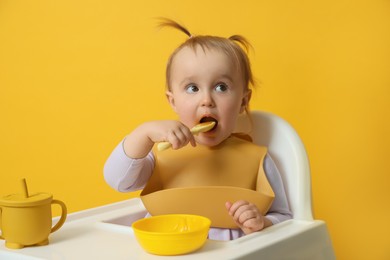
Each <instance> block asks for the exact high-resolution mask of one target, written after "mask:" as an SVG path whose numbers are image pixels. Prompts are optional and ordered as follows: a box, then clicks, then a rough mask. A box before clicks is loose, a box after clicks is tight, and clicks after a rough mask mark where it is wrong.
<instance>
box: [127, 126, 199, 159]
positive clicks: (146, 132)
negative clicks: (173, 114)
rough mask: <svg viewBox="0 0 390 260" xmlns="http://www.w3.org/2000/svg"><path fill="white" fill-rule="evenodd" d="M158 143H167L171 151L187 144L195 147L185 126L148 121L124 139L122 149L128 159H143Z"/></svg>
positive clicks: (191, 135)
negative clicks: (169, 144) (170, 146)
mask: <svg viewBox="0 0 390 260" xmlns="http://www.w3.org/2000/svg"><path fill="white" fill-rule="evenodd" d="M158 142H169V143H171V144H172V148H173V149H179V148H181V147H183V146H185V145H187V144H188V143H191V145H192V146H195V145H196V143H195V138H194V136H193V134H192V133H191V131H190V129H189V128H188V127H187V126H185V125H184V124H183V123H181V122H179V121H175V120H164V121H150V122H146V123H143V124H142V125H140V126H138V127H137V128H136V129H134V131H133V132H131V133H130V134H129V135H128V136H127V137H126V139H125V141H124V144H123V148H124V150H125V153H126V155H127V156H129V157H130V158H143V157H145V156H146V155H147V154H148V153H149V152H150V150H151V149H152V148H153V145H154V144H155V143H158Z"/></svg>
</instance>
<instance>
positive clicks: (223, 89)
mask: <svg viewBox="0 0 390 260" xmlns="http://www.w3.org/2000/svg"><path fill="white" fill-rule="evenodd" d="M215 90H216V91H217V92H226V91H227V90H228V86H227V85H226V84H225V83H218V84H217V85H216V86H215Z"/></svg>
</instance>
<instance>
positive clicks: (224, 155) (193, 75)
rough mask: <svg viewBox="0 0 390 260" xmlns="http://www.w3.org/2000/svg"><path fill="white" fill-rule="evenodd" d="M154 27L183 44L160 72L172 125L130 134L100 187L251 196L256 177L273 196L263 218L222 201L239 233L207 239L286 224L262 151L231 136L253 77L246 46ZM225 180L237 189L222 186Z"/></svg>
mask: <svg viewBox="0 0 390 260" xmlns="http://www.w3.org/2000/svg"><path fill="white" fill-rule="evenodd" d="M161 26H167V27H173V28H175V29H178V30H180V31H182V32H184V33H185V34H186V35H187V36H188V37H189V38H188V39H187V40H186V41H185V42H184V43H183V44H181V45H180V46H179V47H178V48H177V49H176V50H175V51H174V52H173V53H172V54H171V56H170V58H169V60H168V64H167V68H166V84H167V91H166V97H167V99H168V101H169V104H170V105H171V107H172V109H173V110H174V111H175V112H176V113H177V115H178V117H179V119H178V120H165V121H151V122H146V123H143V124H141V125H140V126H138V127H137V128H135V129H134V130H133V131H132V132H131V133H130V134H129V135H128V136H126V138H125V139H124V140H123V141H122V142H121V143H120V144H119V145H118V146H117V147H116V148H115V149H114V151H113V152H112V154H111V155H110V157H109V158H108V160H107V162H106V164H105V166H104V176H105V179H106V182H107V183H108V184H109V185H110V186H111V187H113V188H114V189H116V190H118V191H121V192H129V191H136V190H140V189H144V188H145V187H146V188H147V189H148V186H151V185H154V186H156V185H157V186H158V187H159V189H161V190H169V189H175V188H183V187H184V188H186V187H193V186H213V187H214V186H236V187H241V188H245V189H250V190H257V189H258V188H257V187H259V183H257V182H258V180H259V178H258V177H257V175H258V174H259V173H260V172H263V173H265V176H266V178H263V179H264V182H269V184H270V186H271V187H272V190H273V193H274V194H275V198H274V199H273V202H272V204H270V207H268V208H269V210H268V211H267V212H266V213H265V214H263V213H262V212H261V210H259V208H258V207H257V206H256V205H255V204H254V203H252V202H249V201H246V200H237V201H226V202H225V205H224V207H225V208H226V213H227V214H229V215H230V216H231V218H232V220H233V221H234V223H235V224H236V225H237V227H239V228H238V229H235V228H224V227H221V226H218V225H217V226H213V225H212V227H211V229H210V232H209V239H216V240H231V239H235V238H238V237H241V236H243V235H245V234H250V233H253V232H257V231H260V230H262V229H264V228H266V227H268V226H271V225H273V224H276V223H279V222H282V221H285V220H287V219H290V218H291V217H292V214H291V211H290V209H289V205H288V202H287V198H286V194H285V191H284V187H283V183H282V180H281V177H280V174H279V172H278V170H277V168H276V166H275V164H274V162H273V161H272V159H271V157H270V156H269V154H267V150H266V148H264V147H263V148H261V147H258V146H256V145H254V144H253V143H251V142H249V141H247V140H244V139H242V138H240V137H237V136H236V135H235V134H234V133H233V132H234V129H235V127H236V121H237V118H238V116H239V115H240V114H242V113H247V114H248V116H249V101H250V99H251V89H250V86H252V85H253V77H252V72H251V67H250V63H249V59H248V56H247V54H246V52H245V51H244V49H243V48H242V47H241V46H243V47H244V48H245V49H247V48H248V46H249V44H248V42H247V41H246V40H245V38H243V37H242V36H238V35H235V36H232V37H230V38H223V37H217V36H203V35H192V34H191V33H190V32H189V31H188V30H187V29H186V28H185V27H183V26H182V25H180V24H178V23H176V22H174V21H172V20H168V19H164V20H162V22H161ZM208 121H212V122H215V126H214V127H213V128H212V129H211V130H210V131H207V132H204V133H200V134H198V135H195V136H194V135H193V134H192V133H191V131H190V129H191V128H192V127H193V126H195V125H197V124H199V123H202V122H208ZM159 142H169V143H170V144H171V146H172V147H171V148H172V150H169V151H168V150H166V151H158V150H157V149H154V146H155V143H159ZM188 144H190V145H188ZM243 155H245V158H246V159H245V161H243V160H242V159H229V160H228V158H244V157H242V156H243ZM239 156H241V157H239ZM175 158H176V159H175ZM178 158H180V159H178ZM162 160H168V163H167V164H164V163H163V161H162ZM169 160H170V161H169ZM218 160H219V161H221V160H224V163H223V165H225V163H226V165H225V167H223V170H222V168H220V167H217V166H215V167H211V168H212V169H208V168H207V167H208V166H209V165H218V164H215V163H214V164H213V163H212V162H214V161H218ZM210 161H211V163H210ZM190 162H191V163H190ZM237 164H238V165H240V164H242V166H244V165H245V166H247V167H241V166H239V168H240V169H241V168H242V169H243V170H240V171H239V172H238V171H237V170H234V169H237V167H236V166H237ZM163 165H167V166H164V167H165V168H164V167H163ZM189 165H191V166H189ZM219 165H220V166H221V165H222V164H219ZM229 165H231V167H230V166H229ZM209 168H210V167H209ZM200 173H201V174H200ZM225 174H226V178H224V175H225ZM263 175H264V174H263ZM216 176H218V177H216ZM232 178H233V179H235V180H236V181H229V180H231V179H232ZM263 179H262V180H263ZM237 180H238V181H237ZM267 184H268V183H267ZM163 203H164V201H161V204H162V205H163ZM198 203H202V201H199V202H198ZM179 210H180V209H179Z"/></svg>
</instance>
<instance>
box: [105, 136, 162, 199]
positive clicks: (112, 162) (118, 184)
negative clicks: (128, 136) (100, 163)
mask: <svg viewBox="0 0 390 260" xmlns="http://www.w3.org/2000/svg"><path fill="white" fill-rule="evenodd" d="M123 142H124V140H123V141H122V142H120V143H119V144H118V145H117V146H116V147H115V149H114V150H113V151H112V153H111V155H110V156H109V157H108V159H107V161H106V163H105V164H104V169H103V172H104V179H105V181H106V182H107V183H108V185H110V186H111V187H112V188H113V189H115V190H117V191H120V192H130V191H136V190H141V189H143V188H144V187H145V185H146V183H147V182H148V180H149V178H150V176H151V175H152V172H153V168H154V157H153V154H152V153H151V152H150V153H149V154H148V155H147V156H146V157H144V158H141V159H133V158H130V157H128V156H127V155H126V153H125V151H124V149H123Z"/></svg>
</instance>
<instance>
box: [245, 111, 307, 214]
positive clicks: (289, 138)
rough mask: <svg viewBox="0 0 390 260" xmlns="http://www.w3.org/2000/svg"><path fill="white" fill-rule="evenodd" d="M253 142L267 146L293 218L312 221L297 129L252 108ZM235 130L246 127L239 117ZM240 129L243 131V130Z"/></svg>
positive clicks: (247, 124) (305, 160)
mask: <svg viewBox="0 0 390 260" xmlns="http://www.w3.org/2000/svg"><path fill="white" fill-rule="evenodd" d="M251 116H252V120H253V128H252V130H251V131H250V135H251V136H252V138H253V141H254V143H256V144H258V145H262V146H266V147H268V151H269V154H270V155H271V157H272V159H273V160H274V162H275V164H276V166H277V167H278V169H279V172H280V174H281V176H282V180H283V184H284V188H285V190H286V193H287V198H288V201H289V204H290V207H291V210H292V212H293V215H294V217H293V218H294V219H302V220H312V219H313V214H312V204H311V179H310V166H309V160H308V157H307V154H306V150H305V147H304V145H303V143H302V141H301V139H300V137H299V136H298V134H297V132H296V131H295V130H294V129H293V128H292V126H291V125H290V124H289V123H287V122H286V121H285V120H284V119H282V118H280V117H279V116H276V115H274V114H271V113H268V112H263V111H252V112H251ZM238 124H239V126H238V129H246V130H248V127H250V123H249V122H248V120H247V119H245V120H243V119H241V120H239V122H238ZM243 131H244V130H243Z"/></svg>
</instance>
